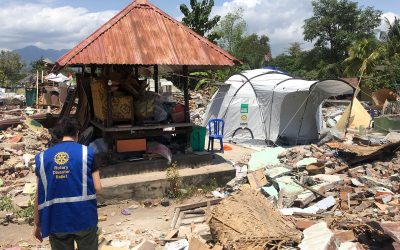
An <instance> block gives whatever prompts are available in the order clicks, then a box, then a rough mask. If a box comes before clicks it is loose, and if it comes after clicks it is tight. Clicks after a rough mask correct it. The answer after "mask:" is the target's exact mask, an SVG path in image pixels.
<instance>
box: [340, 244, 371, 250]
mask: <svg viewBox="0 0 400 250" xmlns="http://www.w3.org/2000/svg"><path fill="white" fill-rule="evenodd" d="M338 250H365V248H364V247H363V246H362V245H361V244H360V243H358V242H344V243H342V244H340V246H339V248H338Z"/></svg>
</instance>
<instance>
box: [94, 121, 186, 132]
mask: <svg viewBox="0 0 400 250" xmlns="http://www.w3.org/2000/svg"><path fill="white" fill-rule="evenodd" d="M91 123H92V124H93V126H95V127H97V128H98V129H100V130H102V131H104V132H130V131H139V130H156V129H165V128H191V127H193V124H192V123H171V124H151V125H147V126H131V125H129V126H123V127H116V126H114V127H110V128H106V127H104V126H103V125H102V124H100V123H99V122H96V121H91Z"/></svg>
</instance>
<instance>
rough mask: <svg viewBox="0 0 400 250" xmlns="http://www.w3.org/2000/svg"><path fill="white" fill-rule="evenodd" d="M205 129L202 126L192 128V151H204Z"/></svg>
mask: <svg viewBox="0 0 400 250" xmlns="http://www.w3.org/2000/svg"><path fill="white" fill-rule="evenodd" d="M206 134H207V128H206V127H202V126H193V129H192V134H191V135H190V144H191V145H192V150H193V151H204V146H205V144H206Z"/></svg>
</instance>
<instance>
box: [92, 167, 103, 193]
mask: <svg viewBox="0 0 400 250" xmlns="http://www.w3.org/2000/svg"><path fill="white" fill-rule="evenodd" d="M92 177H93V183H94V189H95V190H96V194H98V193H100V192H101V190H102V189H103V187H102V186H101V181H100V171H99V170H97V171H95V172H93V173H92Z"/></svg>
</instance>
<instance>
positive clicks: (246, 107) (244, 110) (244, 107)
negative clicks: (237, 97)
mask: <svg viewBox="0 0 400 250" xmlns="http://www.w3.org/2000/svg"><path fill="white" fill-rule="evenodd" d="M240 113H242V114H247V113H249V104H241V105H240Z"/></svg>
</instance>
